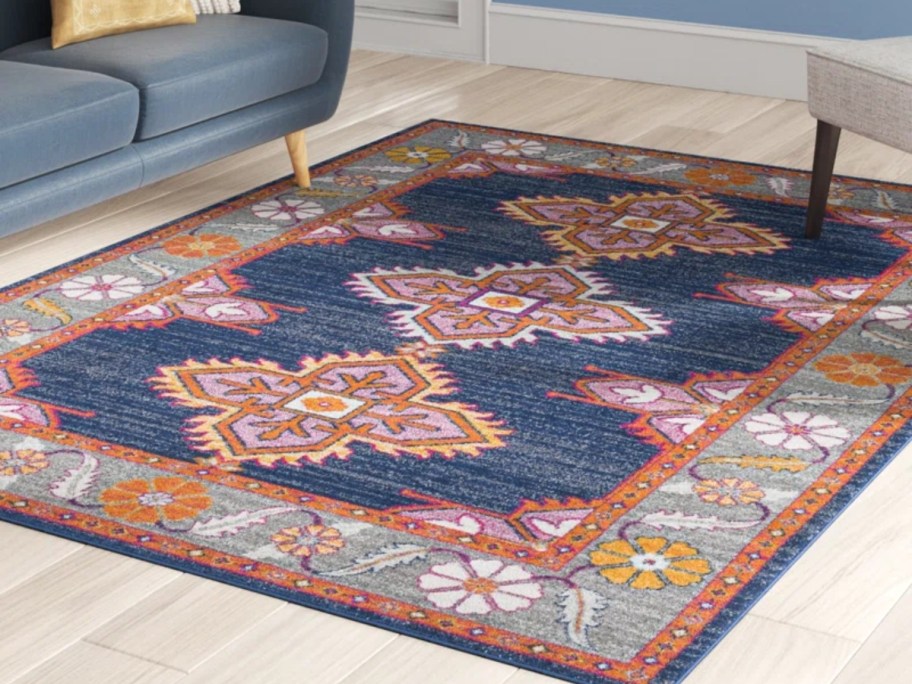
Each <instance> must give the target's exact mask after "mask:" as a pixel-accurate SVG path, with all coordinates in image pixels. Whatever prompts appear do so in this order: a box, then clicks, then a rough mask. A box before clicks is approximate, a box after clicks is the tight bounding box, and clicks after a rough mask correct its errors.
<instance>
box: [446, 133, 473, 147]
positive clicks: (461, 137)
mask: <svg viewBox="0 0 912 684" xmlns="http://www.w3.org/2000/svg"><path fill="white" fill-rule="evenodd" d="M448 144H449V146H450V147H455V148H456V149H462V150H464V149H465V148H467V147H468V146H469V134H468V133H466V132H465V131H459V133H457V134H456V135H454V136H453V137H452V138H451V139H450V142H449V143H448Z"/></svg>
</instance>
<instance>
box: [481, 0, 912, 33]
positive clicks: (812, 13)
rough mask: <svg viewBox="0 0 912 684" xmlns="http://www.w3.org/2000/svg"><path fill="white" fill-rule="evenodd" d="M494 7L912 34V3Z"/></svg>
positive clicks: (636, 2) (648, 0) (561, 1)
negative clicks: (565, 10) (557, 9)
mask: <svg viewBox="0 0 912 684" xmlns="http://www.w3.org/2000/svg"><path fill="white" fill-rule="evenodd" d="M494 1H495V2H497V3H505V2H509V3H511V4H516V5H529V6H533V7H552V8H560V9H570V10H584V11H589V12H605V13H609V14H623V15H627V16H632V17H647V18H650V19H672V20H676V21H692V22H697V23H700V24H717V25H720V26H737V27H741V28H752V29H765V30H768V31H786V32H788V33H809V34H812V35H821V36H833V37H837V38H859V39H863V38H885V37H887V36H903V35H909V34H912V0H747V1H746V2H745V0H494Z"/></svg>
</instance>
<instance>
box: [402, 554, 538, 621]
mask: <svg viewBox="0 0 912 684" xmlns="http://www.w3.org/2000/svg"><path fill="white" fill-rule="evenodd" d="M530 579H532V575H530V574H529V573H528V572H526V571H525V570H524V569H523V568H521V567H520V566H518V565H505V564H504V563H502V562H501V561H499V560H473V561H469V563H468V564H466V563H463V562H461V561H454V562H452V563H443V564H442V565H435V566H433V567H432V568H431V569H430V571H429V572H427V573H426V574H424V575H422V576H421V577H420V578H418V587H419V588H420V589H421V590H422V591H424V592H425V593H427V597H428V599H429V600H430V601H431V603H433V604H434V605H435V606H437V607H438V608H452V609H455V611H456V612H457V613H460V614H462V615H471V614H474V615H486V614H487V613H490V612H491V611H492V610H502V611H505V612H508V613H512V612H514V611H517V610H525V609H526V608H528V607H529V606H531V605H532V602H533V601H535V600H536V599H540V598H541V597H542V588H541V585H540V584H538V583H537V582H530V581H529V580H530Z"/></svg>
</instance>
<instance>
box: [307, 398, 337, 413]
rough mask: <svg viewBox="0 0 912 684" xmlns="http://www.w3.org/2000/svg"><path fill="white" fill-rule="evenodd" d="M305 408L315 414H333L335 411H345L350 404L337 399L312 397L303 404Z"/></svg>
mask: <svg viewBox="0 0 912 684" xmlns="http://www.w3.org/2000/svg"><path fill="white" fill-rule="evenodd" d="M302 403H303V404H304V408H306V409H307V410H308V411H313V412H314V413H332V412H333V411H345V410H347V409H348V404H346V403H345V402H344V401H342V400H341V399H339V398H337V397H311V398H308V399H305V400H304V401H303V402H302Z"/></svg>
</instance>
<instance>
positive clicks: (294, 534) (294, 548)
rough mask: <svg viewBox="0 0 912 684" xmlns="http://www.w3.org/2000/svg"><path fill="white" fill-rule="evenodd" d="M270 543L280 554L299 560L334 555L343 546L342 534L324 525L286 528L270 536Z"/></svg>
mask: <svg viewBox="0 0 912 684" xmlns="http://www.w3.org/2000/svg"><path fill="white" fill-rule="evenodd" d="M272 542H273V543H274V544H275V545H276V548H277V549H278V550H279V551H281V552H282V553H287V554H289V555H291V556H298V557H299V558H310V557H311V556H314V555H319V556H325V555H328V554H331V553H336V552H337V551H339V550H340V549H342V548H343V547H344V546H345V540H344V539H343V538H342V533H341V532H339V530H337V529H336V528H335V527H326V526H325V525H308V526H307V527H286V528H285V529H284V530H279V531H278V532H276V533H275V534H274V535H272Z"/></svg>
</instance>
